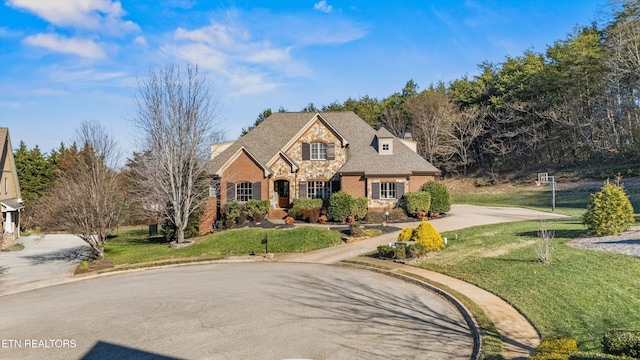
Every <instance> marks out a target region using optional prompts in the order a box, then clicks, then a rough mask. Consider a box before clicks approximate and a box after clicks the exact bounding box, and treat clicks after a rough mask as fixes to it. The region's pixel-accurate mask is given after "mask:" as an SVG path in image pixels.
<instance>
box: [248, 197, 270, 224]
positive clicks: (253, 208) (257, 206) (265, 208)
mask: <svg viewBox="0 0 640 360" xmlns="http://www.w3.org/2000/svg"><path fill="white" fill-rule="evenodd" d="M268 212H269V200H253V199H251V200H249V201H247V203H246V204H245V210H244V213H245V215H246V217H247V218H249V219H251V220H253V221H261V220H262V219H263V218H264V216H265V215H266V214H267V213H268Z"/></svg>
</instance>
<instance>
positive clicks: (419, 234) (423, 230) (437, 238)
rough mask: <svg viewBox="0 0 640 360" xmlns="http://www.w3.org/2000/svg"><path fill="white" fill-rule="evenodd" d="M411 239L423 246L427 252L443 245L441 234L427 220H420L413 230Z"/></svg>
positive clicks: (438, 248)
mask: <svg viewBox="0 0 640 360" xmlns="http://www.w3.org/2000/svg"><path fill="white" fill-rule="evenodd" d="M412 240H413V241H415V242H417V243H420V244H422V245H424V246H425V249H426V250H427V252H430V251H437V250H440V249H442V248H443V247H444V240H443V239H442V236H441V235H440V233H439V232H438V231H436V229H435V228H434V227H433V225H431V224H430V223H429V222H428V221H424V220H422V222H421V223H420V225H418V227H417V228H416V229H415V230H413V236H412Z"/></svg>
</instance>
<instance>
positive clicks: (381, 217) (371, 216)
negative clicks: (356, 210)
mask: <svg viewBox="0 0 640 360" xmlns="http://www.w3.org/2000/svg"><path fill="white" fill-rule="evenodd" d="M364 221H366V222H367V223H368V224H381V223H383V222H385V221H387V215H385V213H384V212H379V211H369V212H368V213H367V216H365V218H364Z"/></svg>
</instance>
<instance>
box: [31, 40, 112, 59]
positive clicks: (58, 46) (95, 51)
mask: <svg viewBox="0 0 640 360" xmlns="http://www.w3.org/2000/svg"><path fill="white" fill-rule="evenodd" d="M23 41H24V43H25V44H28V45H31V46H36V47H43V48H45V49H48V50H50V51H53V52H58V53H62V54H73V55H78V56H80V57H82V58H85V59H96V60H99V59H103V58H105V57H106V54H105V52H104V49H103V48H102V46H101V45H99V44H97V43H95V42H94V41H92V40H89V39H82V38H66V37H63V36H60V35H58V34H36V35H31V36H27V37H26V38H25V39H24V40H23Z"/></svg>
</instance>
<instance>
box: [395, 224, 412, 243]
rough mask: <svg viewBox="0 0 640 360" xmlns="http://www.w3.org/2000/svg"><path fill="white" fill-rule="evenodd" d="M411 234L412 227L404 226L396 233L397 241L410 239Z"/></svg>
mask: <svg viewBox="0 0 640 360" xmlns="http://www.w3.org/2000/svg"><path fill="white" fill-rule="evenodd" d="M411 236H413V229H412V228H410V227H408V228H404V229H403V230H402V231H400V234H398V241H401V242H406V241H411Z"/></svg>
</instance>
